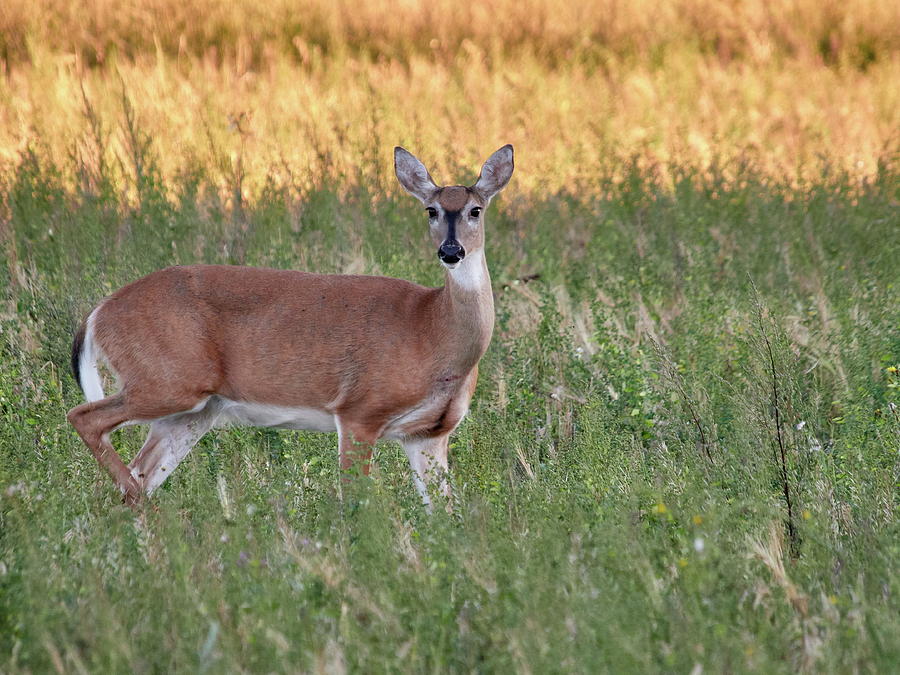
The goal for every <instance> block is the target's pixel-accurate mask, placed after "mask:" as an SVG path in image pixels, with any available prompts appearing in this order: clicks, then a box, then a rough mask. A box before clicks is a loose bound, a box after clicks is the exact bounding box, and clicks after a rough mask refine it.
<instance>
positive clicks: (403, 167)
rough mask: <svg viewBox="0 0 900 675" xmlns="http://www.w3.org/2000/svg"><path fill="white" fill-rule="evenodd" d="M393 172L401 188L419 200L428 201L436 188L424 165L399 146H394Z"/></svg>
mask: <svg viewBox="0 0 900 675" xmlns="http://www.w3.org/2000/svg"><path fill="white" fill-rule="evenodd" d="M394 172H395V173H396V174H397V180H399V181H400V185H402V186H403V189H405V190H406V191H407V192H408V193H409V194H411V195H412V196H413V197H416V198H417V199H418V200H419V201H421V202H428V201H430V200H431V198H432V197H433V196H434V193H435V191H436V190H437V189H438V188H437V185H435V184H434V180H432V178H431V174H429V173H428V169H426V168H425V165H424V164H422V162H420V161H419V160H418V159H416V158H415V156H413V154H412V153H411V152H409V151H407V150H404V149H403V148H401V147H399V146H397V147H396V148H394Z"/></svg>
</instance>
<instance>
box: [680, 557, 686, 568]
mask: <svg viewBox="0 0 900 675" xmlns="http://www.w3.org/2000/svg"><path fill="white" fill-rule="evenodd" d="M678 566H679V567H681V568H682V569H684V568H685V567H687V566H688V561H687V558H679V559H678Z"/></svg>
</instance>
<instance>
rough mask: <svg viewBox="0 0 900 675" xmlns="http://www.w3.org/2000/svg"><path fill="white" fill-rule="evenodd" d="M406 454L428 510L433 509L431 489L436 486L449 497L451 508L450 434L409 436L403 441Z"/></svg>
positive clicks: (438, 490) (448, 505)
mask: <svg viewBox="0 0 900 675" xmlns="http://www.w3.org/2000/svg"><path fill="white" fill-rule="evenodd" d="M401 444H402V445H403V449H404V450H405V451H406V456H407V457H408V458H409V466H410V468H411V469H412V472H413V482H414V483H415V485H416V490H418V491H419V495H420V496H421V497H422V503H423V504H425V508H426V510H428V511H429V512H430V511H431V496H430V495H429V489H431V488H436V490H437V492H438V494H441V495H443V496H444V497H445V498H446V499H447V508H448V510H449V509H450V506H451V504H450V497H451V493H450V482H449V480H448V478H449V473H448V468H447V452H448V447H449V444H450V434H444V435H443V436H436V437H434V438H409V439H406V440H404V441H402V442H401Z"/></svg>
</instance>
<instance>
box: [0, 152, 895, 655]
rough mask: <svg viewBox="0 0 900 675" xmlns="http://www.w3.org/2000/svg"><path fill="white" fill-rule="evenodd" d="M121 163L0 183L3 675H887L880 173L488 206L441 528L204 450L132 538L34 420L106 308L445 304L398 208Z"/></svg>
mask: <svg viewBox="0 0 900 675" xmlns="http://www.w3.org/2000/svg"><path fill="white" fill-rule="evenodd" d="M386 151H387V150H386ZM146 159H147V164H146V165H145V171H144V173H143V178H142V179H141V181H140V182H139V183H138V184H137V185H136V186H132V187H133V189H132V190H131V191H129V192H128V193H127V194H126V193H125V191H124V190H123V189H121V188H119V187H116V186H115V185H114V184H112V182H110V181H105V180H104V177H103V176H102V175H100V176H93V177H91V179H90V180H87V179H85V180H81V181H79V182H78V183H77V185H79V186H80V187H78V188H77V189H75V190H74V191H73V190H71V189H68V188H66V187H64V186H66V185H69V184H70V183H69V182H68V181H67V180H66V177H67V176H70V175H72V171H73V168H72V165H71V164H70V163H66V162H65V161H62V160H60V161H59V162H57V163H54V162H53V161H51V160H50V159H48V158H47V157H46V156H45V155H42V154H41V153H40V152H38V151H35V153H33V154H31V155H26V157H25V159H24V160H23V161H22V163H20V164H19V165H18V166H17V167H16V168H15V169H13V170H10V171H9V172H7V173H6V174H5V175H4V177H3V183H2V195H3V197H4V199H3V203H5V205H6V206H5V209H6V217H5V218H6V220H7V222H8V226H7V237H6V241H5V244H4V248H5V259H6V264H5V265H4V266H3V268H2V271H0V275H2V276H0V288H2V289H3V290H2V297H0V302H2V303H3V305H2V307H0V670H2V671H3V672H10V673H16V672H47V671H51V670H54V669H55V670H57V671H60V672H69V671H71V672H129V671H134V672H170V671H173V670H180V671H185V672H230V671H251V672H272V671H274V672H283V671H314V670H337V671H340V670H341V669H342V668H346V669H348V670H352V671H357V672H380V671H401V672H423V671H426V672H429V671H430V672H433V671H437V672H442V671H453V672H457V671H466V672H468V671H479V672H508V671H510V670H516V671H521V672H535V673H539V672H585V673H587V672H591V673H593V672H648V671H649V672H690V671H691V670H692V669H693V668H695V666H696V665H697V664H700V665H701V666H702V667H703V668H704V671H705V672H744V671H757V672H767V673H771V672H790V671H796V670H809V671H816V672H858V671H862V672H886V671H889V670H891V669H894V668H896V664H897V663H898V662H900V569H898V560H900V527H898V518H897V516H898V505H900V504H898V501H900V489H898V488H900V460H898V457H900V409H898V408H897V405H898V403H900V400H898V385H900V375H898V373H897V372H893V369H894V367H895V366H897V365H898V364H900V310H898V307H900V305H898V302H897V298H898V280H900V279H898V275H897V260H898V245H897V241H898V240H897V232H898V229H900V216H898V211H897V202H898V198H900V193H898V185H900V171H898V167H897V166H896V164H892V163H890V162H888V161H886V162H885V164H884V166H883V168H882V170H881V172H880V173H879V175H878V176H877V177H876V178H875V179H873V180H872V181H869V182H866V183H863V184H859V183H858V182H854V181H852V180H851V179H850V178H849V177H846V176H842V175H831V176H825V177H823V178H822V179H821V181H819V182H818V183H816V184H810V185H807V186H805V187H804V188H803V189H802V190H799V191H798V190H789V189H788V188H784V187H780V186H779V185H777V184H773V183H772V182H771V180H769V181H764V180H762V179H760V178H759V177H757V176H755V175H753V173H752V172H750V171H748V170H741V169H739V168H738V169H735V168H734V167H730V168H729V172H730V173H731V174H734V173H735V172H736V173H737V178H736V179H734V180H729V181H726V180H725V179H724V178H722V177H719V176H718V175H717V174H716V172H715V171H713V172H712V174H709V175H706V177H705V178H701V177H700V175H699V174H698V173H697V172H695V171H693V170H692V169H691V168H690V167H681V168H678V169H677V170H675V171H674V172H673V173H674V175H676V176H679V178H678V179H677V180H676V181H675V182H674V184H670V185H660V184H658V183H657V181H655V180H654V178H653V177H652V175H649V174H647V173H644V172H642V171H640V170H639V169H637V168H635V169H634V170H633V171H632V172H631V173H630V174H629V176H628V179H627V180H626V181H624V182H621V183H614V182H612V181H610V182H608V184H604V185H601V186H600V188H599V189H597V190H595V191H594V192H596V193H597V194H600V195H602V197H599V198H596V199H591V200H588V201H586V200H583V199H579V197H578V195H571V194H557V195H550V196H547V197H546V199H544V200H541V201H535V202H523V201H521V200H520V199H518V198H517V196H516V186H515V179H514V180H513V183H512V184H511V185H510V187H509V188H508V191H507V193H505V194H504V195H503V196H502V197H501V198H499V199H498V200H497V202H496V203H495V205H494V206H492V209H491V213H490V214H489V216H488V223H489V225H488V228H489V229H488V252H489V262H490V265H491V270H492V274H493V278H494V288H495V293H496V297H497V315H498V325H497V331H496V333H495V337H494V341H493V343H492V345H491V348H490V350H489V352H488V354H487V355H486V357H485V359H484V361H483V362H482V376H481V380H480V384H479V388H478V391H477V393H476V396H475V399H474V401H473V405H472V410H471V413H470V415H469V417H468V418H467V419H466V421H465V422H464V423H463V425H462V426H461V428H460V429H459V430H458V431H457V433H456V434H455V440H454V442H453V450H452V454H451V470H452V476H453V483H454V485H455V493H456V496H457V500H458V504H457V508H456V511H455V513H454V515H453V516H448V515H446V514H444V513H443V512H438V513H436V514H435V515H432V516H428V515H426V514H425V513H424V512H423V510H422V509H421V507H420V506H419V504H418V501H417V498H416V496H415V494H414V490H413V488H412V484H411V480H410V478H409V472H408V467H407V466H406V463H405V459H404V458H403V456H402V452H401V451H400V449H399V447H398V446H395V445H392V444H384V445H383V446H379V449H378V451H377V453H376V464H377V466H376V470H375V471H374V472H373V475H374V478H373V479H371V480H360V481H359V482H358V483H356V484H354V485H353V486H352V487H351V488H349V489H348V494H346V495H345V498H344V501H343V502H341V501H340V500H339V499H338V496H337V494H338V471H337V449H336V439H335V437H334V436H333V435H322V434H312V433H291V432H277V433H276V432H271V431H265V430H254V429H236V430H226V431H218V432H214V433H211V434H209V435H208V436H207V437H206V438H204V440H203V441H202V442H201V443H200V445H199V446H198V447H197V448H196V449H195V450H194V452H193V453H192V455H191V456H190V457H189V458H188V459H187V460H186V461H185V462H184V464H183V465H182V466H181V468H180V469H179V471H178V472H177V473H176V474H175V475H174V476H173V478H172V479H171V480H170V481H169V482H168V483H167V484H166V485H165V486H164V488H163V489H161V490H160V492H159V493H158V495H157V496H155V497H154V499H153V505H154V507H155V508H153V509H148V510H146V511H145V512H143V513H141V514H139V515H135V514H134V513H132V512H131V511H130V510H128V509H126V508H124V507H122V506H121V505H120V504H119V502H120V500H119V497H118V496H117V495H116V494H115V492H114V491H113V489H112V486H111V484H110V482H109V480H108V479H107V478H106V476H105V475H101V472H100V470H99V469H98V467H97V465H96V463H95V461H94V460H93V458H92V457H91V455H90V453H89V452H88V451H87V449H86V448H85V447H84V446H83V445H82V444H81V442H80V441H79V439H78V438H77V436H76V435H75V432H74V431H73V430H72V429H71V428H70V427H69V426H68V425H67V424H66V421H65V412H66V411H67V410H68V409H69V408H70V407H72V406H74V405H76V404H77V403H78V402H79V401H80V400H81V397H80V393H79V392H78V390H77V387H76V386H75V383H74V382H73V379H72V376H71V374H70V373H69V371H68V365H67V363H68V350H69V348H70V340H71V334H72V332H73V329H74V328H75V327H76V325H77V323H78V321H80V320H81V318H82V316H83V315H84V313H85V312H86V311H87V310H88V309H89V308H90V306H91V305H92V304H93V303H95V302H96V301H97V300H99V299H100V298H101V297H102V296H103V295H105V294H106V293H109V292H110V291H112V290H114V289H115V288H117V287H118V286H120V285H121V284H123V283H125V282H127V281H129V280H132V279H134V278H136V277H138V276H140V275H142V274H145V273H147V272H150V271H151V270H154V269H156V268H158V267H162V266H165V265H169V264H173V263H189V262H198V261H199V262H210V263H212V262H216V263H219V262H229V263H241V264H248V265H272V266H280V267H292V268H305V269H311V270H317V271H327V272H336V271H344V270H349V269H352V270H353V271H362V272H372V273H378V274H388V275H396V276H403V277H405V278H410V279H413V280H416V281H419V282H422V283H429V284H438V283H440V279H441V277H440V272H439V270H438V269H436V268H437V266H436V264H434V255H433V252H432V251H431V247H430V245H429V244H428V243H427V233H426V231H425V226H424V223H423V222H422V218H421V214H420V213H419V209H418V208H417V207H416V206H415V205H414V204H413V203H412V201H411V200H409V199H405V198H403V199H397V200H393V199H391V200H384V199H380V198H373V195H372V194H369V193H368V192H366V191H365V189H363V188H359V189H353V190H351V191H349V192H341V193H336V192H330V191H327V190H323V191H319V192H313V193H311V194H308V195H305V196H304V197H303V199H302V200H300V199H299V198H298V196H297V195H294V194H291V193H289V192H286V191H281V190H277V189H274V188H273V189H271V190H269V191H267V192H265V193H263V194H262V195H260V196H259V197H258V198H257V199H256V200H255V201H254V202H253V203H250V204H246V205H245V207H244V208H243V209H242V210H241V211H239V212H234V211H233V210H231V209H229V208H228V207H227V205H226V204H224V203H223V202H222V201H221V200H220V199H219V198H218V197H217V196H216V194H217V193H216V191H215V190H214V189H212V188H211V187H210V185H211V183H212V181H211V179H210V178H209V177H208V176H206V175H205V173H204V170H203V169H202V167H201V168H199V169H198V170H197V171H196V173H194V174H192V175H185V176H183V177H182V178H181V179H179V180H178V181H175V182H173V183H171V184H164V183H163V181H161V180H158V179H157V178H155V174H154V172H153V162H152V157H148V158H146ZM523 168H526V169H527V167H520V170H522V169H523ZM77 170H78V167H77V166H75V175H77ZM529 275H540V276H539V278H538V279H535V280H532V281H529V282H528V283H525V282H524V281H519V279H520V278H525V277H527V276H529ZM773 382H774V383H775V386H776V387H777V389H778V396H777V398H776V397H774V396H773ZM776 410H777V413H778V417H777V419H778V421H779V423H780V427H778V426H777V425H776V416H775V412H776ZM779 435H780V436H781V442H782V445H783V447H784V451H785V454H784V458H785V459H784V464H783V465H782V464H781V461H780V458H779V454H778V452H777V451H778V447H779V446H778V437H779ZM114 440H115V442H116V444H117V446H118V447H119V448H120V450H121V451H122V453H123V454H125V455H127V456H130V455H131V454H133V453H134V452H135V451H136V450H137V448H138V447H139V445H140V442H141V438H140V434H139V432H138V431H137V430H134V429H131V430H128V431H127V432H120V433H119V434H118V435H117V437H116V438H115V439H114ZM785 482H786V483H787V485H788V488H789V491H790V493H791V497H792V513H791V521H792V523H791V524H792V526H793V527H794V528H795V530H796V533H795V538H794V540H790V538H789V537H788V536H787V534H786V533H787V527H786V525H787V522H786V521H787V520H788V513H787V508H786V503H785V500H784V497H783V494H784V484H785Z"/></svg>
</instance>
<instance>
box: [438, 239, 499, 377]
mask: <svg viewBox="0 0 900 675" xmlns="http://www.w3.org/2000/svg"><path fill="white" fill-rule="evenodd" d="M439 305H440V312H439V316H438V321H439V322H440V325H441V329H440V331H441V333H442V334H443V335H444V336H446V338H447V342H446V343H445V344H447V346H448V351H449V353H451V354H453V356H452V357H451V358H450V359H449V360H450V361H451V362H452V365H453V366H455V368H454V370H459V371H460V372H459V373H458V374H460V375H461V374H463V373H466V372H468V371H469V370H471V369H472V368H473V367H474V366H475V365H476V364H477V363H478V360H479V359H480V358H481V357H482V355H483V354H484V352H485V351H486V350H487V347H488V344H489V343H490V341H491V334H492V333H493V331H494V294H493V291H492V290H491V277H490V274H489V273H488V268H487V263H486V262H485V259H484V251H483V250H479V251H476V252H475V253H472V254H471V255H468V256H466V257H465V258H463V260H462V261H461V262H460V264H459V266H458V267H457V268H456V269H453V270H450V269H448V270H447V272H446V278H445V283H444V287H443V288H442V289H441V291H440V303H439Z"/></svg>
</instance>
